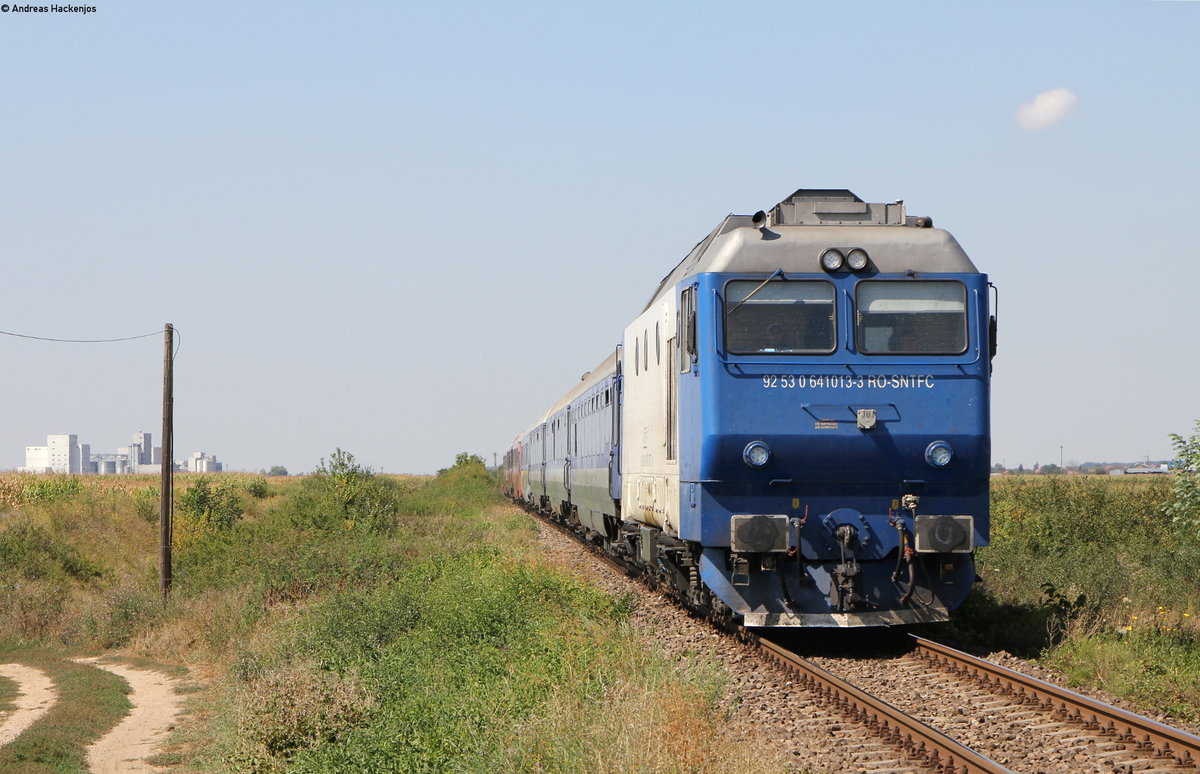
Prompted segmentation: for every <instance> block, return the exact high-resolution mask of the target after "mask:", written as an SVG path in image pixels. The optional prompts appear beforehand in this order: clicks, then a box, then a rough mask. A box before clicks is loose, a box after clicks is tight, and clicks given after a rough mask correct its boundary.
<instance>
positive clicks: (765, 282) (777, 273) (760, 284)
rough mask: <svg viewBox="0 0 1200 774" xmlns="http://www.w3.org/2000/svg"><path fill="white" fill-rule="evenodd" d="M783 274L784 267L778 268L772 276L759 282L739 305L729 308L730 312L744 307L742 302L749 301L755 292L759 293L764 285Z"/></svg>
mask: <svg viewBox="0 0 1200 774" xmlns="http://www.w3.org/2000/svg"><path fill="white" fill-rule="evenodd" d="M782 275H783V269H776V270H775V273H774V274H772V275H771V276H770V277H767V278H766V279H765V280H763V281H762V282H761V283H759V285H758V287H756V288H755V289H754V290H751V291H750V292H749V293H747V294H746V297H745V298H743V299H742V300H741V301H738V304H737V306H735V307H734V308H732V309H730V310H729V314H733V313H734V312H736V311H737V310H738V309H740V308H741V307H742V304H744V303H746V302H747V301H749V300H750V299H751V298H752V297H753V296H754V294H755V293H757V292H758V291H760V290H762V289H763V286H764V285H766V284H767V283H768V282H770V281H771V280H773V279H775V278H776V277H780V276H782Z"/></svg>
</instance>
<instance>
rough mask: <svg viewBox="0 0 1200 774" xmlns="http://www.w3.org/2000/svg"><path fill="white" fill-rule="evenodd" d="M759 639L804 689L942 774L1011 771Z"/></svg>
mask: <svg viewBox="0 0 1200 774" xmlns="http://www.w3.org/2000/svg"><path fill="white" fill-rule="evenodd" d="M754 641H755V644H756V645H757V646H758V647H759V648H760V649H761V650H762V651H764V652H765V653H767V654H768V655H770V656H771V657H772V658H774V659H775V660H776V661H778V662H780V663H781V664H783V665H784V666H786V667H788V668H789V669H792V670H794V671H795V672H797V673H798V675H799V676H800V682H801V684H802V686H803V687H804V689H805V690H807V691H810V692H811V693H813V694H814V695H816V696H817V697H818V698H820V699H822V700H824V701H827V702H829V703H831V704H833V705H834V706H835V707H836V708H837V709H838V710H839V711H840V712H841V713H842V714H843V715H846V716H847V717H849V718H852V719H854V720H857V721H858V722H860V723H862V724H863V725H865V726H867V728H869V729H870V730H871V731H872V732H873V733H875V734H877V735H878V736H879V737H880V738H881V739H883V740H884V741H885V742H887V743H888V744H891V745H893V746H895V747H898V748H900V749H902V750H903V751H904V752H906V753H908V754H909V755H911V756H912V757H913V758H915V759H917V760H919V761H921V762H922V764H923V765H925V766H928V767H929V768H930V769H932V770H933V771H935V772H939V774H1013V772H1012V770H1011V769H1008V768H1005V767H1004V766H1002V765H1000V764H999V763H996V762H995V761H993V760H992V759H990V758H987V757H985V756H983V755H980V754H979V753H977V752H975V751H974V750H972V749H971V748H969V747H966V746H964V745H962V744H960V743H959V742H957V741H955V740H954V739H951V738H950V737H948V736H946V735H945V734H943V733H942V732H941V731H938V730H936V729H934V728H932V727H930V726H927V725H925V724H924V723H922V722H921V721H919V720H917V719H916V718H914V717H912V716H911V715H908V714H906V713H905V712H903V711H902V710H900V709H897V708H896V707H893V706H892V705H890V704H888V703H887V702H885V701H883V700H882V699H878V698H876V697H874V696H872V695H871V694H869V693H867V692H866V691H863V690H862V689H860V688H856V687H855V686H853V685H851V684H850V683H848V682H846V681H845V680H843V679H841V678H840V677H837V676H836V675H834V674H832V673H830V672H827V671H826V670H824V669H822V668H821V667H819V666H817V665H816V664H814V663H812V662H811V661H808V660H807V659H804V658H801V657H800V656H797V655H796V654H795V653H792V652H791V651H790V650H787V649H786V648H783V647H780V646H779V645H778V644H776V643H774V642H771V641H770V640H764V639H759V638H757V637H755V638H754Z"/></svg>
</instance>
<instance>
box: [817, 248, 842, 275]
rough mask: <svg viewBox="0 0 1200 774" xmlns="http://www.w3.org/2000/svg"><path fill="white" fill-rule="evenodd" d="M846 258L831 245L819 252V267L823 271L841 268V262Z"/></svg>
mask: <svg viewBox="0 0 1200 774" xmlns="http://www.w3.org/2000/svg"><path fill="white" fill-rule="evenodd" d="M845 260H846V258H845V256H843V255H842V253H841V251H840V250H834V249H833V248H832V247H831V248H829V249H828V250H826V251H825V252H823V253H821V268H822V269H824V270H825V271H837V270H838V269H841V268H842V263H843V262H844V261H845Z"/></svg>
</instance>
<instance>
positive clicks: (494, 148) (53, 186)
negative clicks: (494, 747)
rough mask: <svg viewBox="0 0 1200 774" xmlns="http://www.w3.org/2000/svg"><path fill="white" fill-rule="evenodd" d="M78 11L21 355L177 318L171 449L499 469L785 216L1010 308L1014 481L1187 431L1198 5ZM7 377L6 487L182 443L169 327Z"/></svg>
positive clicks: (13, 274)
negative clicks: (889, 223) (812, 205)
mask: <svg viewBox="0 0 1200 774" xmlns="http://www.w3.org/2000/svg"><path fill="white" fill-rule="evenodd" d="M65 1H66V0H64V2H65ZM70 1H71V2H75V0H70ZM39 2H47V0H39ZM87 2H89V3H90V4H89V5H85V6H83V7H85V8H87V9H88V10H89V12H87V13H82V12H55V11H53V10H48V11H46V12H38V11H37V10H36V8H37V6H33V8H34V10H30V11H19V10H17V9H18V8H25V7H26V6H24V5H20V4H15V5H8V6H4V7H3V8H7V9H8V10H7V11H4V10H3V8H0V95H3V104H2V106H0V180H3V184H2V185H0V249H2V250H3V254H4V264H3V265H4V276H3V281H2V285H0V287H2V290H0V299H2V300H3V303H0V330H2V331H5V332H8V333H20V334H26V335H33V336H41V337H47V338H62V339H112V338H123V337H128V336H135V335H140V334H146V333H155V332H157V331H161V330H162V328H163V325H164V324H165V323H171V324H172V325H174V326H175V328H176V330H177V332H178V343H179V350H178V354H177V356H176V361H175V374H174V383H175V427H176V429H175V452H176V453H175V455H174V456H175V458H176V459H182V458H184V457H186V456H188V455H190V454H191V453H192V452H194V451H204V452H207V453H209V454H215V455H216V456H217V457H218V459H220V460H221V461H222V462H224V463H225V464H226V466H227V468H229V469H234V470H250V471H257V470H260V469H263V468H269V467H272V466H275V465H282V466H285V467H286V468H288V470H289V471H290V472H293V473H298V472H304V471H311V470H312V469H313V468H314V467H316V466H317V464H318V463H319V462H320V460H321V459H322V458H328V457H329V455H330V454H332V453H333V452H334V451H335V450H336V449H339V448H340V449H344V450H346V451H349V452H350V453H352V454H353V455H355V457H356V458H357V459H358V461H359V462H361V463H363V464H365V465H368V466H370V467H372V468H373V469H375V470H381V471H385V472H389V473H427V472H432V471H435V470H436V469H438V468H440V467H445V466H446V465H448V464H450V463H452V462H453V460H454V456H455V454H456V453H458V452H462V451H467V452H471V453H475V454H479V455H480V456H482V457H484V458H485V459H486V460H487V461H488V462H489V463H490V462H491V461H492V455H493V454H502V453H503V451H504V449H505V448H506V447H507V446H508V444H509V443H510V441H511V440H512V438H513V437H514V436H515V435H516V434H517V433H518V432H519V431H521V430H522V429H524V428H525V427H526V426H527V425H529V424H530V423H531V422H532V421H533V420H534V419H535V418H536V417H537V416H538V415H539V414H540V413H541V412H542V410H543V409H545V408H546V407H547V406H549V405H550V404H551V403H552V402H553V401H554V400H555V399H557V398H558V397H559V396H560V395H561V394H562V393H564V392H565V391H566V390H567V389H569V388H570V387H571V386H573V385H574V384H575V383H577V381H578V379H579V376H580V375H581V374H582V373H584V372H585V371H588V370H590V369H591V368H592V367H593V366H595V365H596V364H597V363H599V362H600V361H601V360H603V359H604V358H605V357H606V356H607V355H608V353H609V352H610V351H611V350H612V348H613V347H614V346H615V345H616V344H617V342H618V340H619V338H620V335H621V331H622V330H623V328H624V326H625V325H626V324H627V323H628V322H629V321H631V320H632V319H633V318H634V317H635V316H636V315H637V314H638V313H639V312H640V311H641V309H642V307H643V306H644V304H645V303H646V301H647V299H648V298H649V296H650V294H651V292H652V291H653V290H654V288H655V286H656V285H657V283H658V281H659V280H660V279H661V278H662V277H663V275H665V274H666V273H667V272H668V271H670V269H671V268H672V267H674V265H675V264H676V263H677V262H678V261H679V259H680V258H682V257H683V255H684V254H686V253H687V251H688V250H690V249H691V247H692V246H693V245H694V244H695V243H696V242H697V241H699V240H700V239H701V238H703V237H704V236H705V235H706V234H707V233H708V232H709V231H710V230H711V229H712V228H713V227H714V226H716V224H717V223H719V222H720V220H721V219H722V218H723V217H724V216H725V215H726V214H728V213H730V212H733V213H738V214H749V213H753V212H755V211H756V210H759V209H769V208H770V207H771V206H772V205H774V204H775V203H776V202H778V201H780V200H781V199H783V198H784V197H786V196H788V195H789V194H790V193H791V192H792V191H793V190H795V189H797V188H849V189H850V190H852V191H854V192H855V193H857V194H858V195H859V196H860V197H861V198H863V199H866V200H868V201H876V202H880V201H893V200H896V199H903V200H905V202H906V206H907V209H908V212H909V214H911V215H927V216H930V217H932V218H933V220H934V222H935V224H936V225H937V226H939V227H943V228H946V229H947V230H949V231H950V232H951V233H952V234H954V236H955V237H956V238H957V239H958V241H959V242H960V244H962V246H963V247H964V249H965V250H966V251H967V253H968V254H969V255H970V256H971V257H972V259H973V260H974V262H975V264H976V265H977V266H978V267H979V268H980V270H981V271H984V272H985V273H987V274H988V275H989V277H990V279H991V281H993V282H994V283H995V284H996V285H997V287H998V288H999V336H998V342H999V353H998V355H997V358H996V361H995V372H994V380H993V394H992V398H993V408H992V429H993V440H992V451H993V459H994V461H996V462H1000V463H1002V464H1004V465H1006V466H1008V467H1014V468H1015V467H1017V466H1018V465H1019V464H1023V465H1025V466H1026V467H1029V466H1032V465H1033V464H1035V463H1039V462H1040V463H1048V462H1054V463H1058V462H1059V461H1060V459H1061V460H1062V461H1065V462H1068V463H1069V462H1072V461H1075V462H1083V461H1105V460H1113V461H1116V460H1121V461H1132V460H1140V459H1143V458H1150V459H1166V458H1169V457H1170V456H1171V442H1170V438H1169V435H1170V434H1171V433H1180V434H1184V435H1188V434H1190V433H1191V432H1192V430H1193V423H1194V422H1195V420H1197V419H1200V390H1198V389H1197V385H1198V384H1200V354H1198V353H1200V347H1197V345H1196V343H1195V341H1196V340H1195V336H1196V329H1197V328H1198V327H1200V312H1197V309H1196V305H1195V303H1194V300H1193V298H1194V294H1195V286H1196V282H1195V280H1196V279H1197V276H1198V274H1200V272H1198V270H1197V260H1198V258H1200V255H1198V252H1200V251H1198V249H1197V247H1196V246H1195V239H1194V232H1195V224H1196V221H1197V205H1198V204H1200V201H1198V197H1197V191H1196V181H1197V180H1200V152H1198V150H1197V147H1198V145H1197V137H1200V92H1198V86H1197V81H1196V76H1197V73H1200V46H1196V45H1195V37H1196V34H1197V30H1198V29H1200V2H1189V1H1187V0H1182V1H1165V2H1155V1H1154V0H1096V1H1093V2H1012V1H1010V2H995V3H961V2H921V1H920V0H917V1H916V2H909V3H902V4H897V3H892V2H872V1H871V0H866V1H865V2H859V3H852V4H851V3H812V2H799V1H796V0H792V1H791V2H760V3H755V4H753V5H747V6H739V5H738V4H734V3H713V2H638V3H632V2H621V1H620V0H606V2H579V3H561V2H528V3H526V2H515V1H514V2H510V3H476V2H459V3H455V4H452V5H450V4H447V5H442V4H433V3H415V2H367V1H365V0H363V1H360V2H353V1H352V2H346V3H328V2H321V3H316V2H304V1H295V0H294V1H290V2H286V3H285V2H261V3H241V2H238V3H233V2H223V1H222V0H216V1H215V2H206V3H162V2H154V1H151V0H145V1H141V2H139V1H135V0H122V1H117V0H87ZM0 362H3V364H4V371H3V373H4V376H3V378H0V406H3V407H5V408H6V409H7V416H6V417H5V420H4V421H3V422H0V469H15V468H16V467H18V466H20V465H22V464H24V449H25V447H26V446H31V445H41V444H44V443H45V442H46V441H45V437H46V435H47V434H50V433H75V434H77V435H78V436H79V438H80V440H81V441H83V442H85V443H90V444H91V447H92V450H93V453H98V452H111V451H114V450H115V449H116V447H118V446H123V445H127V444H128V443H129V441H130V437H131V435H132V433H134V432H135V431H138V430H145V431H149V432H151V433H153V434H154V438H155V443H158V442H160V440H161V439H160V435H161V427H162V414H161V400H162V363H163V343H162V338H161V336H160V335H154V336H150V337H148V338H142V339H136V340H132V341H124V342H114V343H103V344H75V343H57V342H47V341H38V340H33V339H23V338H17V337H13V336H0Z"/></svg>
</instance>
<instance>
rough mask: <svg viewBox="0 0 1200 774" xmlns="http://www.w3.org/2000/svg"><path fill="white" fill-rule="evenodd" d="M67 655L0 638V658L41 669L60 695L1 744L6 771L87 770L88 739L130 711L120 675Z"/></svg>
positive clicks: (0, 763)
mask: <svg viewBox="0 0 1200 774" xmlns="http://www.w3.org/2000/svg"><path fill="white" fill-rule="evenodd" d="M66 655H67V654H66V653H64V652H61V651H55V650H51V649H46V648H30V647H28V646H22V645H17V644H14V643H5V642H0V658H3V659H4V660H5V661H14V662H19V663H22V664H27V665H29V666H33V667H37V668H38V669H41V670H43V671H44V672H46V673H47V674H48V675H50V677H51V679H53V680H54V683H55V685H56V687H57V688H58V691H59V696H60V700H59V701H58V702H56V703H55V705H54V706H53V707H52V708H51V709H50V711H49V712H47V713H46V714H45V715H43V716H42V717H41V718H39V719H38V720H37V721H36V722H35V723H34V724H33V725H32V726H30V727H29V728H28V729H27V730H26V731H25V732H24V733H23V734H21V736H19V737H18V738H17V739H16V740H14V741H13V742H11V743H9V744H7V745H5V746H4V747H0V771H3V772H5V774H47V772H55V773H56V774H76V773H78V774H87V771H88V767H87V763H86V757H85V755H86V754H85V749H86V747H87V745H88V744H89V743H91V742H92V741H94V740H95V739H97V738H99V737H100V736H101V735H102V734H104V732H106V731H108V730H109V729H110V728H112V727H113V726H115V725H116V724H117V723H118V722H119V721H120V719H121V718H122V717H123V716H124V715H125V714H126V713H127V712H128V711H129V707H130V705H129V700H128V698H126V692H127V690H128V686H127V685H126V684H125V681H124V680H122V679H121V678H119V677H117V676H116V675H114V674H112V673H110V672H105V671H104V670H101V669H96V668H95V667H92V666H88V665H84V664H77V663H75V662H73V661H70V660H69V659H68V658H66Z"/></svg>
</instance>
